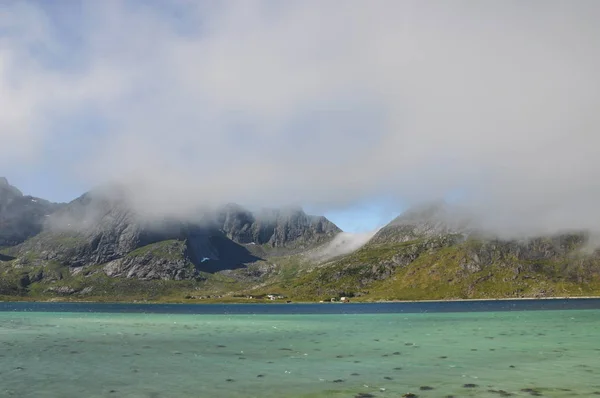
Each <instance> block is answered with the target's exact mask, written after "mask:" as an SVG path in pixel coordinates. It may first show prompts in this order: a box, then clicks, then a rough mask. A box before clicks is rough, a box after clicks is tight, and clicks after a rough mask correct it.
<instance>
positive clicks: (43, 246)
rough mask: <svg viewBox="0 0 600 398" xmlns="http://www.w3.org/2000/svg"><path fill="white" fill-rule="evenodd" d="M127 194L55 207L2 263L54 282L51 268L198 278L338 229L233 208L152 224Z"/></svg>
mask: <svg viewBox="0 0 600 398" xmlns="http://www.w3.org/2000/svg"><path fill="white" fill-rule="evenodd" d="M11 189H12V188H11ZM14 191H15V192H14V193H13V195H14V196H15V197H16V196H17V195H18V194H19V193H18V191H17V190H16V189H14ZM11 192H12V190H11ZM128 195H129V193H128V190H127V187H123V186H117V185H113V186H107V187H102V188H100V189H96V190H93V191H91V192H88V193H86V194H84V195H82V196H81V197H79V198H77V199H75V200H74V201H72V202H71V203H68V204H66V205H64V206H60V207H57V208H53V210H55V211H54V212H52V213H51V214H43V216H44V220H43V223H42V222H41V221H40V222H39V225H38V228H37V229H36V230H31V233H30V235H29V236H31V238H30V239H27V240H25V241H24V242H22V243H21V241H16V240H15V241H13V242H11V243H12V244H13V245H14V244H18V245H16V246H13V247H11V248H9V249H7V250H5V251H4V254H3V256H4V257H3V258H0V260H3V261H4V262H8V261H9V260H10V263H11V265H12V266H13V268H16V269H23V270H25V269H35V270H36V271H35V272H36V273H35V277H34V278H33V279H35V280H38V279H39V280H46V279H48V278H50V279H52V278H55V276H54V273H48V272H46V271H47V270H48V269H49V267H50V268H52V267H54V268H63V269H64V272H63V274H62V275H61V277H60V278H58V279H59V280H62V279H65V278H66V275H67V274H68V275H78V274H80V273H82V274H84V275H86V274H87V273H89V272H97V271H98V269H99V268H98V267H100V268H101V272H102V273H103V274H105V275H106V276H108V277H112V278H121V277H123V278H134V279H139V280H202V279H204V278H206V274H207V273H216V272H222V271H226V270H228V271H231V270H235V269H239V268H245V267H246V266H247V265H249V264H252V263H255V262H259V261H264V257H266V256H269V255H273V254H274V253H278V254H282V253H283V254H292V253H297V252H299V251H302V250H304V249H307V248H310V247H313V246H315V245H318V244H320V243H324V242H327V241H329V240H331V239H332V238H333V237H334V236H335V235H336V234H337V233H339V232H340V230H339V228H337V227H336V226H335V225H334V224H333V223H331V222H330V221H328V220H327V219H326V218H324V217H316V216H309V215H307V214H305V213H304V211H302V209H283V210H265V211H262V212H259V213H258V214H253V213H252V212H250V211H248V210H246V209H244V208H242V207H241V206H238V205H234V204H230V205H227V206H224V207H223V208H220V209H217V210H216V211H214V212H212V213H206V212H204V213H200V212H199V214H202V216H201V217H195V218H194V219H193V220H180V219H174V218H171V219H169V218H166V219H154V218H149V217H148V216H147V215H146V216H143V215H141V214H140V213H138V212H136V210H135V209H134V206H132V204H131V202H130V200H129V199H130V198H129V196H128ZM39 203H48V202H45V201H44V202H41V201H40V202H39ZM11 214H13V213H11ZM27 214H30V213H27ZM15 225H18V226H20V227H21V225H20V224H19V223H18V222H15ZM23 240H24V239H23ZM19 243H20V244H19ZM28 278H29V280H30V281H31V280H32V278H31V277H30V275H29V274H28Z"/></svg>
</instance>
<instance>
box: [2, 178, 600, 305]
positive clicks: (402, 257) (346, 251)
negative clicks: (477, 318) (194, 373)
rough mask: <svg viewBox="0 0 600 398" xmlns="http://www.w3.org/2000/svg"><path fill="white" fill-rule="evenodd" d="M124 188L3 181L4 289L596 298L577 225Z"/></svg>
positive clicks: (196, 296)
mask: <svg viewBox="0 0 600 398" xmlns="http://www.w3.org/2000/svg"><path fill="white" fill-rule="evenodd" d="M130 199H131V197H130V192H129V188H128V187H126V186H118V185H112V186H106V187H103V188H99V189H95V190H92V191H90V192H88V193H86V194H84V195H82V196H81V197H79V198H77V199H75V200H74V201H72V202H70V203H68V204H64V205H58V204H52V203H50V202H47V201H44V200H42V199H38V198H32V197H28V196H23V194H22V193H21V192H20V191H19V190H18V189H17V188H15V187H12V186H10V185H9V184H8V182H7V181H5V180H4V179H2V180H0V210H1V212H0V215H1V218H0V220H2V228H0V236H2V239H3V240H2V242H3V246H4V248H0V295H5V296H9V297H14V296H20V297H22V298H36V299H37V298H40V299H45V298H59V297H62V298H63V299H65V298H69V299H83V298H85V299H89V300H111V301H114V300H128V301H131V300H159V301H171V300H172V301H177V302H180V301H189V300H192V301H194V300H201V299H207V298H209V297H210V300H217V301H223V300H247V299H243V298H242V297H247V296H252V297H264V296H265V295H267V294H274V293H276V294H281V295H284V296H286V297H290V298H292V299H294V300H306V301H315V300H326V299H327V300H328V299H330V298H331V297H338V296H349V297H354V299H355V300H399V299H403V300H413V299H458V298H462V299H472V298H499V297H546V296H582V295H598V294H600V254H599V252H598V251H596V250H593V245H592V244H591V241H590V239H591V237H590V234H589V233H587V232H586V231H580V232H571V233H568V234H557V235H552V236H540V237H536V238H529V239H520V240H503V239H499V238H497V237H494V235H493V234H490V233H486V234H484V233H483V232H482V231H478V230H477V229H476V228H474V227H473V225H475V224H474V223H472V222H471V221H472V220H470V219H469V217H466V216H465V214H462V213H461V212H459V211H457V210H456V209H455V208H453V207H451V206H449V205H447V204H445V203H441V202H440V203H432V204H427V205H423V206H419V207H415V208H413V209H410V210H408V211H406V212H405V213H403V214H401V215H400V216H399V217H397V218H396V219H394V220H392V221H391V222H390V223H389V224H388V225H386V226H385V227H383V228H381V229H380V230H378V231H377V232H376V233H374V234H357V235H353V234H348V233H342V232H341V230H340V229H339V228H338V227H337V226H335V224H333V223H331V222H330V221H329V220H327V219H326V218H325V217H319V216H310V215H307V214H306V213H305V212H304V211H303V210H302V209H300V208H283V209H262V210H258V211H250V210H248V209H246V208H244V207H242V206H240V205H237V204H233V203H230V204H226V205H224V206H222V207H219V208H216V209H212V210H206V209H203V210H202V211H200V210H199V211H198V212H197V213H196V214H195V215H193V216H191V215H190V216H189V217H188V218H187V219H181V218H156V217H149V215H148V214H142V213H139V212H138V211H136V206H134V205H133V204H132V202H131V201H130Z"/></svg>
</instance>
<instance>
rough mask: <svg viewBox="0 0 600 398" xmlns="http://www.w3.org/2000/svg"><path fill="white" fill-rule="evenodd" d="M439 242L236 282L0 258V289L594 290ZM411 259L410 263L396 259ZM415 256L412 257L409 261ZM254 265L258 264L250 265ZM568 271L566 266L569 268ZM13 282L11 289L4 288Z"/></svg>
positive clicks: (419, 295)
mask: <svg viewBox="0 0 600 398" xmlns="http://www.w3.org/2000/svg"><path fill="white" fill-rule="evenodd" d="M180 243H181V242H177V241H175V242H159V243H158V244H154V245H149V246H147V247H143V248H140V249H137V250H136V251H134V252H132V253H130V255H129V256H138V255H146V254H148V253H150V254H152V255H156V256H163V257H168V258H170V257H171V256H174V257H173V259H175V258H179V257H178V256H179V255H180V254H181V253H182V252H181V250H180V249H181V247H179V244H180ZM473 244H476V242H475V243H473V242H465V243H462V244H456V245H447V244H441V248H440V246H433V247H432V246H431V242H430V241H421V240H415V241H411V242H404V243H388V244H381V245H367V246H365V247H363V248H362V249H360V250H358V251H357V252H355V253H353V254H351V255H349V256H345V257H343V258H339V259H335V260H333V261H330V262H328V263H326V264H314V263H311V262H310V261H308V260H307V259H306V258H303V257H302V256H300V255H293V256H284V257H272V258H269V259H268V262H269V263H271V264H274V270H273V272H271V273H269V274H268V275H267V277H266V279H265V280H264V281H261V282H260V283H256V282H252V283H250V282H240V281H239V279H236V278H233V277H229V276H225V275H221V274H212V275H211V274H206V275H205V276H206V280H204V281H158V280H153V281H140V280H135V279H125V278H109V277H107V276H106V275H105V274H104V273H102V272H101V271H100V266H96V267H87V268H86V269H85V271H84V272H82V273H80V274H78V275H71V273H70V272H69V270H68V268H66V267H61V266H60V265H59V264H56V263H51V264H46V267H44V268H43V271H44V272H45V273H53V274H54V275H56V278H55V280H54V281H52V282H45V281H44V282H34V283H31V284H30V285H28V286H23V285H24V284H23V283H21V282H20V281H21V280H22V279H23V277H24V276H25V275H28V276H29V277H30V278H32V277H33V276H35V274H36V273H37V272H39V271H40V270H42V268H41V267H39V266H36V267H34V266H31V267H23V268H14V267H12V266H10V264H11V263H10V262H4V263H0V294H5V295H7V294H8V295H10V296H21V297H25V298H34V299H47V298H52V297H60V296H61V295H60V294H55V293H50V292H47V289H48V287H52V286H54V287H59V286H69V287H73V288H76V289H82V288H84V287H87V286H92V287H93V291H92V293H91V294H90V295H86V296H78V295H77V294H75V295H71V296H67V297H66V298H65V299H82V300H94V301H134V300H149V301H162V302H190V301H196V300H190V299H189V298H186V297H188V296H201V295H223V296H224V297H221V298H216V299H215V298H213V299H209V300H202V301H201V302H211V301H220V302H227V301H230V302H239V301H243V302H245V301H248V300H245V299H241V298H236V297H233V296H234V294H236V295H245V294H252V295H261V294H267V293H281V294H284V295H286V296H288V297H290V298H291V299H293V300H295V301H318V300H325V299H329V298H330V297H334V296H340V295H349V296H352V295H357V296H359V297H356V298H355V301H372V300H425V299H429V300H432V299H475V298H503V297H535V296H592V295H600V280H599V279H598V278H597V277H590V278H587V279H586V280H585V281H580V282H575V281H574V280H573V278H570V277H569V273H568V272H565V268H566V266H567V264H565V261H566V260H564V259H562V260H561V259H556V260H543V261H542V260H539V261H537V262H535V264H533V263H532V264H526V265H530V266H527V267H517V265H519V264H523V261H520V262H519V261H518V260H517V259H512V260H510V261H508V262H507V261H506V259H505V261H504V262H501V261H498V260H496V259H494V260H493V261H492V263H491V264H488V265H486V266H485V267H483V268H482V270H480V271H477V270H475V271H469V270H467V269H465V267H464V266H463V265H462V264H464V259H465V258H466V257H467V256H468V252H469V245H473ZM399 258H400V259H406V258H410V260H408V261H400V260H398V259H399ZM412 260H414V261H412ZM250 267H251V268H252V267H258V265H252V266H250ZM571 271H572V270H571ZM9 285H10V286H12V290H11V289H8V288H7V286H9Z"/></svg>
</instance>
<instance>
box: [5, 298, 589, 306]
mask: <svg viewBox="0 0 600 398" xmlns="http://www.w3.org/2000/svg"><path fill="white" fill-rule="evenodd" d="M593 299H600V296H555V297H499V298H474V299H431V300H360V301H350V302H347V303H343V302H330V301H325V302H319V301H293V300H292V301H291V302H290V303H287V302H284V301H282V300H274V301H270V300H254V301H250V300H230V301H227V300H215V301H212V300H197V301H187V302H186V301H166V300H119V301H111V300H73V299H61V298H51V299H45V300H43V299H42V300H39V299H38V300H36V299H30V300H23V298H22V297H19V298H16V297H15V298H11V297H10V296H4V297H0V303H57V304H65V303H73V304H77V303H81V304H153V305H160V304H169V305H215V304H230V305H244V304H266V305H289V304H339V305H347V304H394V303H398V304H409V303H451V302H488V301H489V302H494V301H531V300H593Z"/></svg>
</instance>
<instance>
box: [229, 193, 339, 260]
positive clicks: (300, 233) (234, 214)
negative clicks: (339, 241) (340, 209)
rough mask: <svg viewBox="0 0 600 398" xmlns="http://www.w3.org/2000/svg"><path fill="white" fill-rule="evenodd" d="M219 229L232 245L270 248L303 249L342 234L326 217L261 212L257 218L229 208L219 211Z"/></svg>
mask: <svg viewBox="0 0 600 398" xmlns="http://www.w3.org/2000/svg"><path fill="white" fill-rule="evenodd" d="M217 220H218V224H219V225H218V227H219V228H220V229H221V230H222V231H223V233H225V235H226V236H227V237H228V238H229V239H231V240H233V241H234V242H237V243H241V244H256V245H267V246H269V247H272V248H296V249H305V248H307V247H309V246H314V245H316V244H320V243H323V242H325V241H327V240H330V239H331V238H333V237H334V236H335V235H337V234H338V233H340V232H342V231H341V230H340V229H339V228H338V227H337V226H336V225H335V224H333V223H332V222H331V221H329V220H328V219H327V218H325V217H317V216H309V215H307V214H306V213H304V211H302V209H283V210H278V209H274V210H262V211H261V212H259V213H258V214H257V215H254V214H252V213H251V212H249V211H248V210H245V209H244V208H242V207H240V206H238V205H235V204H229V205H227V206H225V207H224V208H223V209H221V210H220V211H219V215H218V218H217Z"/></svg>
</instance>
